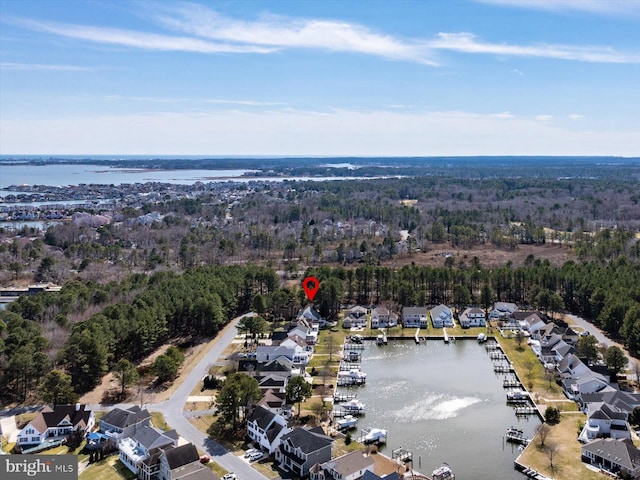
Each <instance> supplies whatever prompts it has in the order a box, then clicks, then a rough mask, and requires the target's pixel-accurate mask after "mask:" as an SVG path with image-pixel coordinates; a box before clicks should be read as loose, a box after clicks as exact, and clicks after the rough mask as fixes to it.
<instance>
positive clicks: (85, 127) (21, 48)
mask: <svg viewBox="0 0 640 480" xmlns="http://www.w3.org/2000/svg"><path fill="white" fill-rule="evenodd" d="M0 154H1V155H17V154H23V155H26V154H33V155H46V154H49V155H64V154H88V155H90V154H94V155H98V154H99V155H111V154H113V155H118V154H120V155H125V154H130V155H203V156H216V155H219V156H225V155H252V156H253V155H291V156H297V155H300V156H307V155H308V156H441V155H447V156H449V155H450V156H456V155H461V156H474V155H615V156H632V157H633V156H640V0H394V1H390V0H385V1H379V0H367V1H364V0H357V1H350V0H321V1H314V0H304V1H302V0H300V1H294V0H279V1H260V0H242V1H235V0H221V1H216V0H209V1H202V2H199V3H196V2H178V1H172V0H164V1H127V0H117V1H108V0H82V1H81V0H37V1H34V0H0Z"/></svg>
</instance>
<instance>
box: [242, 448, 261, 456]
mask: <svg viewBox="0 0 640 480" xmlns="http://www.w3.org/2000/svg"><path fill="white" fill-rule="evenodd" d="M257 451H258V450H257V449H255V448H250V449H249V450H247V451H246V452H244V458H248V457H250V456H251V455H253V454H254V453H256V452H257Z"/></svg>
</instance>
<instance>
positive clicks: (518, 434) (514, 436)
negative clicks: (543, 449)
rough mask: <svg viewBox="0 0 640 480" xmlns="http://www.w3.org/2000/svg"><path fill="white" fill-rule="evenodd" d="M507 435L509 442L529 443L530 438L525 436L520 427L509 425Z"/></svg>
mask: <svg viewBox="0 0 640 480" xmlns="http://www.w3.org/2000/svg"><path fill="white" fill-rule="evenodd" d="M505 436H506V438H507V442H511V443H520V444H522V445H526V444H528V443H529V439H528V438H527V437H525V436H524V432H523V431H522V430H520V429H519V428H514V427H509V428H508V429H507V434H506V435H505Z"/></svg>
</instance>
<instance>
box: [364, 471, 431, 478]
mask: <svg viewBox="0 0 640 480" xmlns="http://www.w3.org/2000/svg"><path fill="white" fill-rule="evenodd" d="M420 478H422V477H420ZM401 479H402V477H400V475H399V474H398V472H391V473H388V474H387V475H383V476H382V477H381V476H380V475H378V474H376V473H374V472H371V471H368V470H367V471H366V472H364V475H363V476H362V480H401Z"/></svg>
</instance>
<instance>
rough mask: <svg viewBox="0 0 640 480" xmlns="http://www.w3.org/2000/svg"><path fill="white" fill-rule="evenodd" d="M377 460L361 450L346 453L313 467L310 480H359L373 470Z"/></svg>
mask: <svg viewBox="0 0 640 480" xmlns="http://www.w3.org/2000/svg"><path fill="white" fill-rule="evenodd" d="M374 466H375V462H374V461H373V459H372V458H371V457H370V456H369V455H365V454H363V452H361V451H358V450H356V451H354V452H350V453H346V454H344V455H342V456H340V457H337V458H333V459H331V460H329V461H328V462H325V463H323V464H316V465H314V466H313V467H312V468H311V471H310V475H309V477H310V480H358V479H360V478H362V476H363V475H364V474H365V473H366V472H373V469H374Z"/></svg>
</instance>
